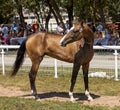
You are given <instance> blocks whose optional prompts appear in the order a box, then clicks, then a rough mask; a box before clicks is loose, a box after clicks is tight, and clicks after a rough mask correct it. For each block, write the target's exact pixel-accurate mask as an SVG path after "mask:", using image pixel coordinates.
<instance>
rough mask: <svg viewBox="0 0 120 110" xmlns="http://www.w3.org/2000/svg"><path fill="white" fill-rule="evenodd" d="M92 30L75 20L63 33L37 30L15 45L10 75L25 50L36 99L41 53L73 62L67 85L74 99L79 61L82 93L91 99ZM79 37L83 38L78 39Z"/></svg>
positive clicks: (17, 66)
mask: <svg viewBox="0 0 120 110" xmlns="http://www.w3.org/2000/svg"><path fill="white" fill-rule="evenodd" d="M93 38H94V36H93V32H92V31H91V29H90V28H89V27H88V26H87V25H83V23H81V22H79V21H78V22H76V23H75V25H74V28H72V29H71V30H70V31H69V32H68V33H67V34H66V35H65V36H63V35H58V34H54V33H48V32H38V33H35V34H32V35H30V36H29V37H28V38H27V39H26V40H25V41H23V43H22V44H21V45H20V48H19V49H18V52H17V56H16V60H15V62H14V65H13V71H12V74H11V75H12V76H14V75H16V74H17V72H18V70H19V68H20V66H21V65H22V63H23V61H24V57H25V53H26V52H27V54H28V56H29V58H30V59H31V62H32V66H31V69H30V72H29V79H30V87H31V90H32V93H33V95H34V96H35V99H36V100H39V99H40V98H39V96H38V94H37V90H36V85H35V79H36V74H37V71H38V68H39V65H40V63H41V61H42V60H43V57H44V56H45V55H48V56H50V57H53V58H56V59H58V60H62V61H65V62H69V63H73V64H74V66H73V71H72V78H71V86H70V92H69V95H70V100H71V101H75V100H74V97H73V93H72V92H73V88H74V85H75V82H76V77H77V74H78V71H79V69H80V66H81V65H82V69H83V75H84V82H85V94H86V95H87V97H88V100H92V97H91V96H90V94H89V88H88V69H89V63H90V61H91V59H92V57H93ZM81 39H83V40H81Z"/></svg>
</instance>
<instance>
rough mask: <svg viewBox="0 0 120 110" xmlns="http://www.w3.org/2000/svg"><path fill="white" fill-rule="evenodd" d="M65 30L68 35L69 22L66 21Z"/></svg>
mask: <svg viewBox="0 0 120 110" xmlns="http://www.w3.org/2000/svg"><path fill="white" fill-rule="evenodd" d="M65 28H66V30H65V33H67V32H68V31H69V30H70V24H69V20H67V21H66V23H65Z"/></svg>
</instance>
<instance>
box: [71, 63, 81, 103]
mask: <svg viewBox="0 0 120 110" xmlns="http://www.w3.org/2000/svg"><path fill="white" fill-rule="evenodd" d="M79 69H80V64H78V63H74V65H73V71H72V77H71V86H70V91H69V96H70V100H71V101H72V102H75V99H74V96H73V89H74V86H75V83H76V78H77V75H78V71H79Z"/></svg>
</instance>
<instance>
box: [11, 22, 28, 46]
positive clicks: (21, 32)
mask: <svg viewBox="0 0 120 110" xmlns="http://www.w3.org/2000/svg"><path fill="white" fill-rule="evenodd" d="M25 39H26V37H24V28H23V26H22V25H21V24H20V25H19V30H18V33H17V36H16V37H14V38H11V39H10V44H11V45H14V44H17V45H20V44H21V43H22V42H23V40H25Z"/></svg>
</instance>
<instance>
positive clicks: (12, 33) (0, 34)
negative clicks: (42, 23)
mask: <svg viewBox="0 0 120 110" xmlns="http://www.w3.org/2000/svg"><path fill="white" fill-rule="evenodd" d="M38 31H39V27H38V24H37V23H36V22H34V23H33V24H32V25H31V24H27V23H25V28H24V27H23V26H22V25H21V24H19V25H17V24H16V23H13V24H12V25H9V24H1V25H0V44H7V45H20V44H21V43H22V42H23V40H25V39H26V37H27V36H28V35H29V34H31V33H35V32H38Z"/></svg>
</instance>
